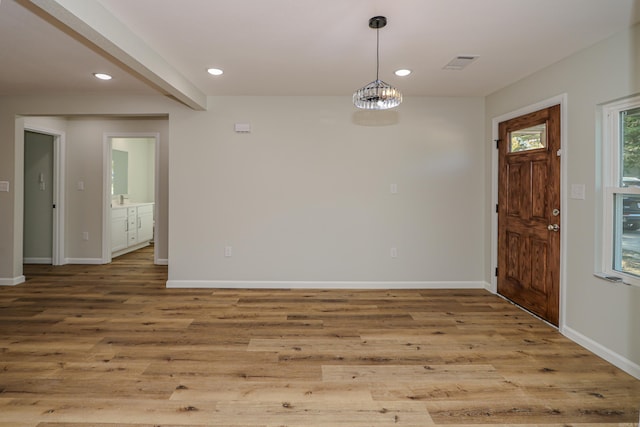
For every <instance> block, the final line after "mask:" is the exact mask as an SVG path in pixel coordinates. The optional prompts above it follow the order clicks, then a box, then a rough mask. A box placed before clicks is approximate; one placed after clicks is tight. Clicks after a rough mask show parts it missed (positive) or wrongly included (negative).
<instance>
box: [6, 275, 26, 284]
mask: <svg viewBox="0 0 640 427" xmlns="http://www.w3.org/2000/svg"><path fill="white" fill-rule="evenodd" d="M25 280H26V278H25V277H24V276H18V277H14V278H12V279H11V278H10V279H5V278H1V277H0V286H15V285H19V284H20V283H24V281H25Z"/></svg>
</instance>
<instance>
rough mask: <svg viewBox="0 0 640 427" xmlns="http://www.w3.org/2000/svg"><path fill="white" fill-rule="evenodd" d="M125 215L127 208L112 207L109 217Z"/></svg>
mask: <svg viewBox="0 0 640 427" xmlns="http://www.w3.org/2000/svg"><path fill="white" fill-rule="evenodd" d="M126 217H127V209H126V208H113V209H111V219H112V220H117V219H125V218H126Z"/></svg>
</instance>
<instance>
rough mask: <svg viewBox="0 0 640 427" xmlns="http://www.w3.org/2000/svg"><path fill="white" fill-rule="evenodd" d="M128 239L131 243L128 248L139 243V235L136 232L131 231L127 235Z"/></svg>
mask: <svg viewBox="0 0 640 427" xmlns="http://www.w3.org/2000/svg"><path fill="white" fill-rule="evenodd" d="M127 237H128V241H129V244H128V246H131V245H135V244H136V243H138V233H136V232H135V231H129V232H128V233H127Z"/></svg>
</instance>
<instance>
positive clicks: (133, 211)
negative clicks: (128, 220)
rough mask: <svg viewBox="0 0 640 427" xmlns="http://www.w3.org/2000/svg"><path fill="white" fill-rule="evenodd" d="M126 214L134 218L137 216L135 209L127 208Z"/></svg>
mask: <svg viewBox="0 0 640 427" xmlns="http://www.w3.org/2000/svg"><path fill="white" fill-rule="evenodd" d="M127 213H128V214H129V216H131V215H133V216H136V215H137V213H136V208H135V207H133V208H127Z"/></svg>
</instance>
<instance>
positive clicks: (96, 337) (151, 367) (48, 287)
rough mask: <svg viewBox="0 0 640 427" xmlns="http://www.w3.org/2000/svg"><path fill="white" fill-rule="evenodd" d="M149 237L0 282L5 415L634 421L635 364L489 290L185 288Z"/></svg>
mask: <svg viewBox="0 0 640 427" xmlns="http://www.w3.org/2000/svg"><path fill="white" fill-rule="evenodd" d="M150 253H151V252H150V250H142V251H138V252H134V253H131V254H127V255H124V256H122V257H119V258H116V259H115V260H114V262H113V264H111V265H107V266H80V265H70V266H62V267H51V266H25V273H26V276H27V279H28V280H27V282H26V283H24V284H22V285H19V286H16V287H5V288H0V427H7V426H11V427H27V426H29V427H35V426H37V427H61V426H74V427H86V426H95V427H106V426H110V427H112V426H122V427H133V426H136V427H143V426H144V427H151V426H164V427H168V426H191V427H196V426H198V427H199V426H229V427H230V426H255V427H277V426H322V427H325V426H326V427H329V426H332V427H333V426H335V427H358V426H451V427H453V426H480V425H485V426H489V425H490V426H501V425H502V426H558V427H559V426H581V427H588V426H628V427H630V426H636V425H637V424H638V418H639V414H638V411H639V409H640V381H639V380H637V379H634V378H633V377H631V376H629V375H627V374H626V373H624V372H622V371H621V370H619V369H617V368H615V367H613V366H612V365H610V364H609V363H607V362H605V361H603V360H602V359H600V358H598V357H596V356H594V355H593V354H591V353H590V352H588V351H587V350H585V349H583V348H582V347H580V346H578V345H577V344H575V343H572V342H571V341H569V340H568V339H566V338H564V337H563V336H562V335H561V334H559V333H558V331H556V330H555V329H554V328H552V327H550V326H548V325H547V324H545V323H543V322H541V321H539V320H538V319H536V318H534V317H532V316H530V315H529V314H527V313H525V312H523V311H521V310H520V309H518V308H517V307H514V306H512V305H511V304H509V303H508V302H505V301H504V300H502V299H501V298H499V297H497V296H495V295H492V294H490V293H488V292H486V291H484V290H359V291H355V290H214V289H199V290H178V289H166V288H165V280H166V275H167V268H166V267H163V266H154V265H152V264H151V263H150V262H149V258H150Z"/></svg>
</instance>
